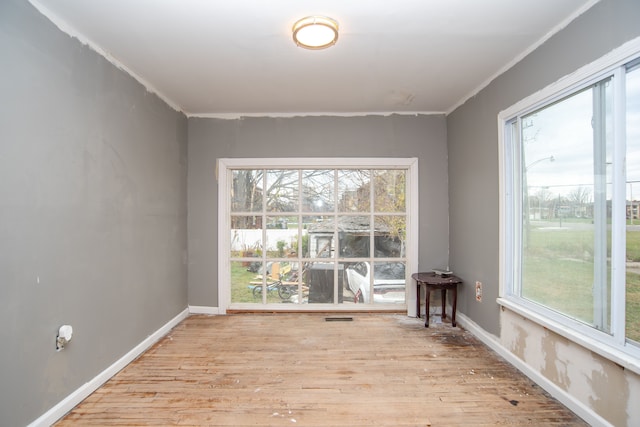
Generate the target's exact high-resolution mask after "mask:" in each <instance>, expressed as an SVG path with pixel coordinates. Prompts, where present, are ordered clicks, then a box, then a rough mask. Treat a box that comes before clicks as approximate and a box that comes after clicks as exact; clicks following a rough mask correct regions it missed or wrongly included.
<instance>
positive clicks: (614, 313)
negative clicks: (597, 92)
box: [611, 67, 627, 345]
mask: <svg viewBox="0 0 640 427" xmlns="http://www.w3.org/2000/svg"><path fill="white" fill-rule="evenodd" d="M626 150H627V149H626V89H625V78H624V67H620V68H618V69H617V70H616V72H615V74H614V78H613V168H612V184H613V193H612V207H611V209H612V220H611V230H612V231H611V242H612V247H611V283H612V286H611V322H612V324H611V331H612V333H613V337H614V340H615V341H616V343H617V344H618V345H624V344H625V333H626V331H625V325H626V320H625V318H626V310H625V298H626V292H625V291H626V273H627V271H626V270H627V267H626V257H627V254H626V240H627V232H626V231H627V220H626V218H627V201H626V199H627V194H626V186H627V184H626V173H627V172H626V170H627V168H626Z"/></svg>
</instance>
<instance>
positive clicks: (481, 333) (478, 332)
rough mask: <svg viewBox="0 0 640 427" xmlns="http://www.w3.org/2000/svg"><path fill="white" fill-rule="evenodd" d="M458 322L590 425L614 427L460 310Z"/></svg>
mask: <svg viewBox="0 0 640 427" xmlns="http://www.w3.org/2000/svg"><path fill="white" fill-rule="evenodd" d="M456 322H457V323H458V324H459V325H460V326H462V327H463V328H464V329H466V330H468V331H469V332H471V333H472V334H473V335H474V336H475V337H476V338H478V339H479V340H480V341H482V342H483V343H484V344H486V345H487V346H488V347H489V348H491V349H492V350H493V351H495V352H496V353H498V355H500V356H501V357H502V358H504V359H506V360H507V362H509V363H510V364H512V365H513V366H515V367H516V368H517V369H518V370H519V371H520V372H522V373H523V374H525V375H526V376H527V377H529V378H530V379H531V380H532V381H533V382H535V383H536V384H537V385H539V386H540V387H541V388H542V389H544V390H545V391H546V392H547V393H549V394H550V395H551V396H553V397H554V398H555V399H558V400H559V401H560V402H561V403H562V404H563V405H565V406H566V407H567V408H569V409H570V410H572V411H573V412H574V413H575V414H577V415H578V416H579V417H580V418H582V419H583V420H584V421H586V422H587V423H589V425H591V426H594V427H596V426H597V427H613V425H612V424H611V423H609V422H608V421H607V420H605V419H604V418H602V417H601V416H600V415H598V414H596V413H595V412H594V411H593V410H592V409H591V408H589V407H587V406H586V405H585V404H584V403H582V402H580V401H579V400H577V399H576V398H575V397H573V396H572V395H571V394H569V393H567V392H566V391H565V390H563V389H561V388H560V387H558V386H557V385H556V384H555V383H553V382H551V381H549V380H548V379H547V378H546V377H545V376H543V375H542V374H540V372H538V371H536V370H534V369H533V368H532V367H531V366H529V365H528V364H526V363H525V362H524V361H523V360H522V359H520V358H518V357H516V356H515V355H514V354H513V353H512V352H510V351H509V350H507V349H506V348H505V347H504V346H503V345H502V344H501V343H500V342H499V341H498V339H497V338H496V337H495V336H494V335H491V334H489V333H488V332H487V331H485V330H484V329H482V328H481V327H480V326H479V325H478V324H477V323H475V322H474V321H473V320H471V319H470V318H468V317H467V316H465V315H464V314H462V313H459V312H458V313H456Z"/></svg>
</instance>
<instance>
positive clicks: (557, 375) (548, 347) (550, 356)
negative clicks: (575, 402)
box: [540, 330, 571, 390]
mask: <svg viewBox="0 0 640 427" xmlns="http://www.w3.org/2000/svg"><path fill="white" fill-rule="evenodd" d="M566 343H567V340H566V339H564V338H562V337H560V336H559V335H556V334H553V333H551V332H549V331H548V330H545V335H544V336H543V337H542V340H541V342H540V348H541V349H542V354H543V357H544V366H543V367H542V370H541V372H542V374H543V375H544V376H545V377H546V378H548V379H550V380H551V381H553V382H554V383H555V384H557V385H558V386H560V387H561V388H562V389H563V390H569V388H570V387H571V378H570V377H569V372H568V367H567V363H568V362H567V361H565V360H562V359H561V357H560V355H559V352H558V348H557V346H558V345H560V344H565V347H566Z"/></svg>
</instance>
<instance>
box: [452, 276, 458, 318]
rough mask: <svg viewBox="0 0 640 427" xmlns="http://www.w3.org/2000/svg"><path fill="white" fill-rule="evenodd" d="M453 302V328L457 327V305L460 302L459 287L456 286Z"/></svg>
mask: <svg viewBox="0 0 640 427" xmlns="http://www.w3.org/2000/svg"><path fill="white" fill-rule="evenodd" d="M451 290H452V291H453V295H452V297H453V301H451V310H452V311H451V326H453V327H455V326H456V303H457V302H458V285H456V286H455V287H454V288H453V289H451Z"/></svg>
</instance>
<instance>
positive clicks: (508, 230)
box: [497, 38, 640, 374]
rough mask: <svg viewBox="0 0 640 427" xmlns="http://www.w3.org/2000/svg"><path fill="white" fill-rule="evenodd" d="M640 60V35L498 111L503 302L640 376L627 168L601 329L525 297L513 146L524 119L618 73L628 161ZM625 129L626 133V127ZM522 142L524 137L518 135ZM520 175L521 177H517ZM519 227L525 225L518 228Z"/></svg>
mask: <svg viewBox="0 0 640 427" xmlns="http://www.w3.org/2000/svg"><path fill="white" fill-rule="evenodd" d="M638 58H640V38H637V39H634V40H632V41H630V42H628V43H626V44H624V45H622V46H621V47H619V48H618V49H615V50H614V51H612V52H610V53H609V54H607V55H605V56H604V57H602V58H600V59H598V60H596V61H594V62H593V63H591V64H589V65H586V66H585V67H582V68H581V69H579V70H577V71H576V72H575V73H573V74H570V75H568V76H566V77H564V78H562V79H560V80H559V81H557V82H555V83H553V84H551V85H549V86H547V87H546V88H544V89H543V90H541V91H539V92H537V93H535V94H533V95H531V96H529V97H527V98H525V99H523V100H521V101H520V102H518V103H516V104H514V105H513V106H511V107H509V108H507V109H506V110H504V111H501V112H500V113H499V114H498V142H499V153H498V155H499V194H500V207H499V214H500V236H499V247H500V250H499V297H498V299H497V303H498V304H500V305H501V306H503V307H504V308H508V309H510V310H512V311H514V312H516V313H518V314H519V315H521V316H523V317H525V318H526V319H529V320H531V321H533V322H535V323H537V324H539V325H541V326H543V327H545V328H548V329H549V330H551V331H553V332H555V333H557V334H559V335H561V336H563V337H565V338H567V339H569V340H571V341H573V342H575V343H577V344H580V345H582V346H584V347H586V348H588V349H589V350H591V351H593V352H595V353H597V354H600V355H601V356H603V357H605V358H607V359H609V360H612V361H613V362H615V363H617V364H619V365H621V366H623V367H625V368H627V369H629V370H631V371H633V372H635V373H638V374H640V346H638V345H636V344H633V343H629V342H627V340H626V334H625V309H626V307H625V285H626V283H625V273H626V267H625V256H626V249H625V240H626V230H625V225H626V220H625V219H626V189H625V168H624V167H614V168H613V171H612V173H613V176H612V225H611V228H612V242H613V243H612V248H611V250H612V255H611V269H612V271H613V273H612V277H611V281H612V289H611V313H612V315H611V333H610V334H609V333H607V332H603V331H600V330H598V329H596V328H593V327H591V326H590V325H586V324H584V323H582V322H579V321H577V320H574V319H571V318H570V317H568V316H564V315H562V314H560V313H558V312H555V311H553V310H551V309H549V308H546V307H544V306H542V305H539V304H536V303H534V302H532V301H529V300H527V299H524V298H522V297H520V296H519V295H520V291H521V283H520V282H519V280H518V279H517V278H518V277H520V271H519V269H520V266H521V263H522V256H521V251H520V249H519V248H521V247H522V222H521V219H520V218H522V215H521V213H522V212H521V210H522V207H521V206H520V199H521V197H520V196H521V192H520V190H519V189H520V188H522V186H521V179H522V173H521V170H520V167H519V166H518V164H517V162H518V159H519V158H520V152H519V151H520V149H521V146H520V144H519V143H518V144H513V137H514V132H516V133H517V132H519V130H518V129H519V118H520V117H522V116H524V115H526V114H528V113H530V112H532V111H535V110H538V109H540V108H542V107H545V106H548V105H550V104H552V103H554V102H556V101H558V100H561V99H563V98H566V97H568V96H570V95H572V94H575V93H577V92H578V91H580V90H582V89H584V88H586V87H588V86H590V85H593V84H594V83H597V82H599V81H602V80H603V79H606V78H608V77H613V79H614V81H613V93H614V105H613V111H614V119H613V120H614V125H613V126H614V136H613V138H614V144H613V153H612V155H613V162H614V164H617V165H624V162H625V154H626V146H625V128H624V125H625V114H626V113H625V110H626V108H625V87H624V78H622V77H623V72H624V67H625V65H627V64H629V63H632V62H634V61H637V60H638ZM620 130H622V131H620ZM518 141H519V139H518ZM516 174H517V175H516ZM518 226H519V228H517V227H518Z"/></svg>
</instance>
